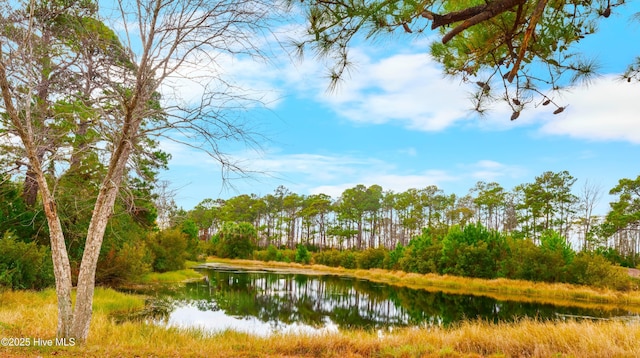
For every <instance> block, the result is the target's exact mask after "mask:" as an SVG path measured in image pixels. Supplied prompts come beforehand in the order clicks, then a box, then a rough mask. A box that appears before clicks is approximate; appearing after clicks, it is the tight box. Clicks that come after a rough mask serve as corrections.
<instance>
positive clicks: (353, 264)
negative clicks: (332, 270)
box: [340, 251, 358, 269]
mask: <svg viewBox="0 0 640 358" xmlns="http://www.w3.org/2000/svg"><path fill="white" fill-rule="evenodd" d="M340 266H342V267H344V268H346V269H354V268H357V267H358V259H357V257H356V253H355V252H353V251H343V252H342V254H341V258H340Z"/></svg>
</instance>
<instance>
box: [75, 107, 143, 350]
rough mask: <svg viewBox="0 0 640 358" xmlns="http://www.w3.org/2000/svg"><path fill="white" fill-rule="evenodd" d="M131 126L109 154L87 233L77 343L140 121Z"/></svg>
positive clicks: (86, 320) (83, 329) (85, 328)
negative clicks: (109, 160) (108, 160)
mask: <svg viewBox="0 0 640 358" xmlns="http://www.w3.org/2000/svg"><path fill="white" fill-rule="evenodd" d="M127 117H129V116H127ZM129 118H131V117H129ZM131 122H133V123H131ZM131 122H129V123H130V125H129V126H126V125H125V133H124V134H123V136H122V139H121V140H120V142H119V143H118V146H117V147H116V149H115V150H114V152H113V153H112V157H111V158H112V159H111V162H110V163H109V170H108V171H107V175H106V176H105V178H104V180H103V181H102V185H101V187H100V192H99V193H98V197H97V199H96V204H95V206H94V209H93V215H92V216H91V222H90V223H89V228H88V231H87V241H86V244H85V248H84V253H83V255H82V263H81V264H80V272H79V275H78V286H77V293H76V305H75V312H74V316H73V322H72V326H71V335H70V338H75V339H76V340H78V341H80V342H84V341H86V339H87V336H88V334H89V324H90V323H91V316H92V306H93V293H94V289H95V278H96V268H97V265H98V257H99V256H100V248H101V247H102V242H103V239H104V233H105V230H106V227H107V222H108V221H109V217H110V216H111V212H112V210H113V206H114V204H115V201H116V196H117V194H118V190H119V188H120V183H121V182H122V178H123V175H124V170H125V167H126V164H127V161H128V159H129V156H130V154H131V151H132V146H133V143H132V139H131V138H132V137H133V136H132V135H131V133H135V132H137V128H138V127H139V124H140V121H139V120H135V119H133V120H131Z"/></svg>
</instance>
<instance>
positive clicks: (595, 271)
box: [567, 252, 631, 291]
mask: <svg viewBox="0 0 640 358" xmlns="http://www.w3.org/2000/svg"><path fill="white" fill-rule="evenodd" d="M567 276H568V277H567V279H568V281H569V282H571V283H575V284H579V285H589V286H595V287H601V288H604V287H607V288H611V289H614V290H620V291H628V290H629V289H630V288H631V279H630V278H629V275H628V274H627V273H626V272H625V270H624V269H621V268H620V267H616V266H613V265H611V264H610V263H609V261H608V260H607V259H606V258H604V257H602V256H601V255H598V254H596V253H586V252H581V253H579V254H578V255H576V257H575V258H574V259H573V261H572V262H571V264H570V265H569V266H568V268H567Z"/></svg>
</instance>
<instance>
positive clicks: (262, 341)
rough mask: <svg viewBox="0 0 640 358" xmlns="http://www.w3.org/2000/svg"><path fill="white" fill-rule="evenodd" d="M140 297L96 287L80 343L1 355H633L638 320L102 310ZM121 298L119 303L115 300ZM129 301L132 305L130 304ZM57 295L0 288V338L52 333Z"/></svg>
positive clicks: (639, 349)
mask: <svg viewBox="0 0 640 358" xmlns="http://www.w3.org/2000/svg"><path fill="white" fill-rule="evenodd" d="M139 300H141V298H140V297H137V296H130V295H123V294H120V293H117V292H115V291H112V290H106V289H103V290H99V291H98V292H96V307H95V308H96V310H95V314H94V319H93V321H92V325H91V333H90V337H89V340H88V342H87V343H86V344H83V345H76V346H73V347H46V348H41V347H40V348H39V347H24V348H16V347H6V346H5V347H0V356H3V357H5V356H6V357H35V356H42V357H52V356H58V357H59V356H64V357H98V356H99V357H134V356H135V357H341V358H346V357H638V356H640V345H638V343H637V342H639V341H640V324H638V323H637V322H635V323H634V322H623V321H599V322H591V321H582V322H575V321H566V322H559V323H551V322H537V321H533V320H523V321H520V322H517V323H505V324H491V323H485V322H466V323H464V324H461V325H459V326H456V327H453V328H449V329H444V328H438V327H435V328H422V329H415V328H407V329H400V330H395V331H393V332H384V333H380V332H365V331H353V332H342V333H333V334H323V335H277V336H272V337H267V338H265V337H255V336H250V335H248V334H243V333H236V332H223V333H219V334H214V335H205V334H204V333H202V332H200V331H196V330H177V329H166V328H163V327H159V326H154V325H149V324H145V323H142V322H127V323H124V324H116V323H114V322H113V321H112V320H111V319H110V318H109V316H108V314H107V313H108V312H113V311H118V310H122V309H130V308H131V307H132V302H137V301H139ZM120 301H122V304H121V305H120V304H117V302H120ZM134 306H135V305H134ZM55 322H56V307H55V295H54V294H53V291H52V290H48V291H45V292H42V293H34V292H4V293H0V338H6V337H29V338H41V339H54V334H55Z"/></svg>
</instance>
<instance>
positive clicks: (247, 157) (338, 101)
mask: <svg viewBox="0 0 640 358" xmlns="http://www.w3.org/2000/svg"><path fill="white" fill-rule="evenodd" d="M616 10H617V11H615V13H614V14H612V16H611V17H610V18H608V19H606V20H604V21H603V22H602V23H601V25H600V28H599V32H598V33H597V34H595V35H593V36H589V37H587V38H586V39H584V40H583V41H582V43H581V46H580V47H579V48H578V50H579V51H580V52H581V53H582V54H583V55H584V56H586V57H595V58H596V59H597V62H598V63H599V65H600V69H599V74H600V75H599V76H598V77H596V78H595V79H593V80H592V81H591V82H590V83H589V85H588V86H577V87H574V88H571V89H570V90H568V91H566V92H564V93H563V94H562V95H561V96H555V97H554V100H557V101H558V103H561V104H564V105H566V106H567V107H566V110H565V111H564V112H562V113H561V114H558V115H553V114H552V113H551V112H552V110H553V109H549V107H542V106H538V107H537V108H534V107H533V106H530V107H529V109H528V110H527V111H525V112H523V113H522V114H521V115H520V117H519V118H518V119H517V120H516V121H510V120H509V117H510V116H511V111H508V110H507V109H506V108H504V106H503V105H502V106H501V105H499V104H498V105H496V106H495V107H494V108H492V110H491V111H490V112H489V113H488V114H487V115H485V116H482V117H480V116H478V115H477V114H476V113H474V112H473V111H472V110H471V108H472V103H471V101H470V100H469V96H470V93H471V92H472V91H473V90H474V88H473V87H472V86H475V85H469V84H464V83H461V81H460V80H459V79H456V78H450V77H444V75H443V72H442V69H441V67H440V65H439V64H437V63H436V62H434V61H433V60H432V59H431V58H430V57H429V55H428V46H429V43H430V41H433V40H437V39H438V38H437V37H428V36H424V37H422V38H418V39H414V38H409V37H408V36H403V34H397V35H394V36H392V37H389V38H381V39H377V40H375V41H359V42H357V43H354V45H353V47H352V48H351V50H350V56H351V58H352V60H353V61H354V63H355V65H354V67H353V68H351V70H350V72H349V74H348V76H347V77H345V78H344V81H342V82H341V84H340V85H339V86H338V88H337V89H336V90H334V91H329V90H328V87H329V80H328V79H327V69H326V63H325V61H323V60H321V59H318V58H316V57H315V56H312V55H307V56H306V57H305V58H304V59H302V60H300V59H297V58H292V57H291V56H289V55H287V53H286V48H284V49H282V48H280V49H276V50H275V51H274V55H273V58H272V59H271V60H270V61H269V62H268V63H265V62H257V61H253V60H249V59H246V58H245V59H236V60H232V59H229V60H228V62H227V66H226V68H225V71H226V73H227V74H228V75H229V76H231V77H232V78H234V80H235V81H237V83H238V84H241V85H242V86H244V87H245V88H251V90H252V91H255V92H256V93H260V95H261V96H262V98H263V99H264V100H265V102H266V105H265V108H253V109H250V110H249V111H247V112H246V113H245V116H246V117H245V119H246V120H247V123H249V124H251V126H252V127H253V128H254V130H255V131H256V132H257V133H259V134H260V137H258V139H257V145H256V146H253V148H247V147H244V146H242V145H239V144H233V143H229V144H227V146H226V147H224V148H223V149H225V150H227V152H228V154H229V155H230V156H231V157H232V158H234V159H235V160H238V161H239V162H241V163H242V166H243V168H245V169H246V170H247V171H249V172H251V174H249V176H248V178H244V179H241V178H235V179H231V180H228V181H226V182H225V181H223V180H222V178H221V171H220V167H219V165H217V164H216V163H215V161H214V160H213V159H212V158H210V157H208V156H207V155H206V154H205V153H202V152H198V151H195V150H193V149H191V148H188V147H185V146H179V145H177V144H176V143H173V142H170V141H167V140H163V141H162V144H161V145H162V148H163V149H164V150H165V151H168V152H169V153H171V155H172V159H171V161H170V162H169V170H167V171H165V172H163V173H162V174H161V180H166V181H168V182H169V183H170V187H171V188H172V189H173V190H174V191H175V192H174V193H175V198H174V199H175V201H176V204H177V205H178V206H179V207H182V208H184V209H185V210H189V209H192V208H193V207H194V206H195V205H196V204H198V203H199V202H201V201H202V200H204V199H206V198H212V199H216V198H222V199H226V198H229V197H233V196H236V195H240V194H256V195H258V196H263V195H267V194H269V193H273V192H274V190H275V189H276V188H277V187H278V186H281V185H282V186H284V187H286V188H288V189H289V190H290V191H292V192H295V193H298V194H302V195H310V194H317V193H324V194H328V195H330V196H332V197H333V198H334V199H335V198H338V197H339V196H340V194H341V193H342V191H343V190H345V189H347V188H350V187H354V186H356V185H358V184H364V185H366V186H369V185H373V184H378V185H380V186H382V188H383V189H384V190H392V191H395V192H401V191H405V190H407V189H409V188H418V189H420V188H424V187H426V186H428V185H437V186H438V187H439V188H440V189H442V190H443V191H444V192H445V193H447V194H451V193H455V194H457V195H465V194H467V193H468V192H469V190H470V189H471V188H473V187H474V186H475V184H476V183H477V182H478V181H481V180H482V181H486V182H493V181H495V182H498V183H499V184H501V185H502V186H503V187H504V188H505V189H507V190H511V189H513V187H514V186H516V185H519V184H523V183H530V182H533V181H534V180H535V177H536V176H539V175H541V174H542V173H543V172H545V171H554V172H559V171H564V170H567V171H569V173H570V174H571V175H573V176H574V177H575V178H577V182H576V183H575V184H574V191H575V192H576V193H577V192H579V191H580V190H581V188H582V187H583V186H584V185H585V183H587V182H588V183H590V184H591V185H596V186H598V187H599V188H600V189H601V191H602V193H603V197H602V199H601V200H600V202H599V205H598V206H597V211H598V212H599V213H600V214H604V213H606V211H607V209H608V203H609V201H610V200H611V197H610V196H608V194H607V193H608V191H609V190H610V189H611V188H612V187H614V186H615V185H616V184H617V182H618V180H619V179H621V178H633V179H635V178H636V177H637V176H638V175H640V163H639V161H638V158H640V123H638V119H640V83H626V82H622V81H620V80H619V75H620V74H621V73H622V72H623V71H624V69H625V68H626V67H627V66H628V65H629V64H631V62H632V60H633V59H634V58H635V57H636V56H640V41H637V38H638V34H640V21H635V22H633V21H631V20H630V14H633V13H636V12H640V6H639V5H638V4H637V3H635V4H632V5H626V6H624V7H619V8H617V9H616ZM286 26H289V27H286ZM286 26H285V25H283V27H284V30H286V31H290V32H291V33H295V31H296V27H295V25H286ZM281 30H283V29H281ZM634 39H635V40H634ZM205 72H206V69H205ZM190 88H192V87H190V86H189V85H188V84H187V85H184V86H183V88H182V89H183V90H184V91H186V92H188V90H189V89H190Z"/></svg>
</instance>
